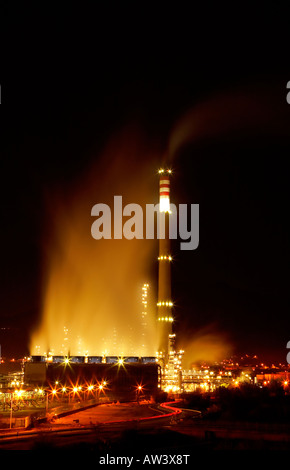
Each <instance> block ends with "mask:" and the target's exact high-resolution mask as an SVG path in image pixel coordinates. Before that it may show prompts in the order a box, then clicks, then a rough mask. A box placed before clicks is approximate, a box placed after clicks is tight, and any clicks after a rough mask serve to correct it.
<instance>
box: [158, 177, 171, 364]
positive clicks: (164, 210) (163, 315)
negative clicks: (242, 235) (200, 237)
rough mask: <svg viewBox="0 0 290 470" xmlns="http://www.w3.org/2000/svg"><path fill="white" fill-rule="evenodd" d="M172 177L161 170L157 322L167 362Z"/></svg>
mask: <svg viewBox="0 0 290 470" xmlns="http://www.w3.org/2000/svg"><path fill="white" fill-rule="evenodd" d="M170 175H171V170H168V169H167V170H164V169H161V170H159V212H160V214H159V217H160V228H161V230H162V218H163V217H164V218H165V223H164V227H165V231H164V233H162V235H161V234H160V232H159V256H158V303H157V308H158V313H157V322H158V330H159V351H158V352H159V353H162V355H163V357H164V360H165V362H167V361H168V352H169V351H168V350H169V335H171V334H172V323H173V316H172V307H173V302H172V299H171V261H172V255H171V251H170V238H169V214H170Z"/></svg>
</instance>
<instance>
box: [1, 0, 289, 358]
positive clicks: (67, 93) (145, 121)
mask: <svg viewBox="0 0 290 470" xmlns="http://www.w3.org/2000/svg"><path fill="white" fill-rule="evenodd" d="M242 5H243V6H241V7H238V5H235V9H234V10H232V11H221V10H220V9H217V8H215V9H213V8H212V7H211V6H210V5H209V4H208V5H207V7H204V8H203V9H201V8H197V7H194V9H193V10H191V11H189V10H188V11H186V9H184V10H183V9H180V10H179V11H176V9H169V8H168V7H166V9H165V7H164V11H163V12H161V11H158V12H157V11H156V10H154V9H152V10H151V11H150V10H149V7H147V8H148V9H146V10H145V9H144V10H143V9H142V8H141V7H140V9H137V8H136V9H135V10H133V9H132V8H131V9H129V8H128V7H127V8H126V7H125V6H122V8H121V7H119V8H118V9H117V8H116V7H113V6H112V5H111V6H110V8H109V7H108V8H107V9H105V7H103V9H99V10H98V11H94V12H93V11H89V10H85V8H84V9H82V8H81V7H80V8H81V10H80V11H79V10H75V11H73V10H70V11H67V12H60V11H57V12H53V11H50V12H49V11H44V10H43V11H41V10H39V11H36V10H34V11H27V10H25V9H23V10H18V11H17V10H15V11H14V13H13V15H11V14H10V12H8V11H4V12H3V14H2V20H1V23H2V26H3V30H2V40H1V75H0V77H1V78H0V82H1V105H0V116H1V144H0V146H1V147H0V148H1V160H0V165H1V186H0V188H1V206H0V208H1V212H0V214H1V232H0V237H1V265H0V266H1V270H0V273H1V278H0V279H1V283H0V292H1V297H0V328H1V330H0V343H1V344H2V354H3V356H9V355H12V354H15V355H22V354H26V353H27V352H28V350H27V342H28V338H29V332H30V329H31V327H32V325H33V324H34V323H35V321H36V319H37V318H38V316H39V312H40V309H41V293H40V277H41V269H42V241H41V234H42V231H43V225H44V223H45V220H46V214H45V197H46V194H47V192H52V191H53V188H54V187H59V186H60V185H65V184H67V183H68V182H71V181H77V179H78V177H79V175H80V174H82V172H83V171H84V170H85V169H86V168H87V166H88V165H89V164H90V163H91V162H92V160H93V159H96V158H98V155H99V154H101V152H102V148H103V146H104V145H105V144H106V142H107V141H108V140H109V139H110V138H111V136H112V135H114V133H115V132H117V131H118V130H120V129H122V127H123V126H126V125H127V124H131V123H132V122H134V123H135V125H138V127H139V128H140V129H142V131H143V132H144V134H145V135H146V136H147V137H148V141H150V142H151V143H152V145H154V146H155V147H156V148H158V149H160V153H162V152H165V151H166V150H167V149H168V147H170V148H171V149H174V151H172V152H173V153H174V154H172V155H171V156H170V161H171V162H172V167H173V169H174V171H175V176H174V180H173V187H174V192H175V198H176V202H183V203H188V204H190V203H199V204H200V245H199V247H198V249H197V250H195V251H192V252H186V251H183V252H181V251H178V252H177V253H176V261H175V263H174V270H173V297H174V299H175V301H176V316H177V323H176V329H177V332H180V334H185V333H186V334H187V335H188V334H189V333H188V332H209V333H212V332H215V333H221V334H222V335H224V337H225V338H228V340H229V341H230V342H231V343H232V344H233V345H234V349H235V352H237V353H240V352H241V353H249V354H258V355H261V356H262V357H265V358H266V359H267V358H269V359H270V360H271V359H273V360H281V361H283V362H285V361H286V343H287V341H289V340H290V328H289V326H290V325H289V323H290V322H289V311H290V310H289V307H290V296H289V285H290V283H289V281H290V276H289V266H290V264H289V261H290V259H289V235H290V234H289V223H288V218H289V202H290V201H289V169H288V168H289V165H288V162H289V155H290V105H289V104H287V101H286V95H287V90H286V84H287V82H288V81H289V80H290V64H289V47H288V45H290V43H289V37H288V33H287V29H289V26H288V24H287V15H286V14H285V12H283V10H282V9H281V10H279V8H278V7H276V6H274V3H273V4H272V5H271V3H270V2H269V3H268V4H267V5H268V6H266V5H263V9H259V10H257V11H253V9H252V8H246V6H245V4H242ZM165 10H166V11H165ZM287 49H288V50H287ZM182 122H183V123H184V122H186V123H187V126H188V127H187V128H188V129H189V132H188V133H187V134H186V138H185V139H184V140H183V141H182V142H181V143H180V142H179V144H178V146H177V147H176V146H175V145H176V139H175V136H176V135H177V133H176V129H177V128H178V129H180V126H181V128H182V124H181V123H182ZM178 126H179V127H178ZM136 158H138V157H136ZM124 164H126V162H125V161H124ZM112 194H114V193H113V188H112ZM94 202H97V201H94ZM4 328H6V329H4ZM7 328H9V329H8V330H7ZM190 334H191V333H190Z"/></svg>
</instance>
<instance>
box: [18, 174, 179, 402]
mask: <svg viewBox="0 0 290 470" xmlns="http://www.w3.org/2000/svg"><path fill="white" fill-rule="evenodd" d="M171 175H172V170H171V169H160V170H159V171H158V176H159V206H158V214H157V218H158V224H157V231H158V239H159V253H158V301H157V315H156V329H157V337H158V339H159V344H158V349H157V351H156V356H154V357H146V355H145V354H144V355H142V356H140V354H139V356H137V355H136V356H126V357H122V355H121V354H120V355H118V356H106V355H103V356H90V355H86V356H81V355H80V356H74V355H73V356H72V357H70V354H69V351H68V354H67V355H54V354H53V353H51V352H49V351H48V352H47V353H46V354H42V355H41V354H39V355H37V356H32V357H31V361H28V362H27V363H26V366H25V382H26V383H30V384H33V385H37V384H38V385H41V386H43V385H45V384H46V383H48V382H51V381H61V382H62V383H64V384H65V386H67V381H71V375H72V374H73V375H74V376H76V375H77V376H84V377H85V380H86V382H87V381H88V377H89V376H90V375H91V376H94V377H96V378H97V381H100V380H105V379H106V380H107V379H108V377H109V381H110V383H111V385H112V389H111V390H114V393H115V394H117V390H120V387H118V386H117V385H118V384H119V385H121V383H122V387H121V389H122V396H123V395H124V394H125V395H126V393H125V389H126V380H124V381H123V374H122V372H124V370H125V369H126V374H127V378H128V381H127V392H128V393H129V392H130V393H131V394H132V392H133V391H134V384H135V382H136V383H137V382H138V383H140V382H142V383H145V382H146V383H147V390H148V393H152V394H156V393H157V391H158V390H160V389H164V390H166V389H167V390H173V391H174V390H175V391H178V390H180V389H181V384H182V376H181V374H182V371H181V360H182V355H183V351H178V352H176V351H175V334H174V333H173V330H172V326H173V321H174V318H173V313H172V310H173V301H172V297H171V264H172V260H173V256H172V253H171V247H170V215H171V204H170V178H171ZM148 291H149V284H143V287H142V295H141V303H142V307H141V309H142V310H141V312H140V313H141V329H140V331H138V332H136V334H137V333H138V334H139V336H140V343H141V349H140V350H141V351H142V352H143V351H144V352H145V351H146V343H147V342H148V339H149V338H148V334H149V330H148V325H147V321H148V319H147V316H148V311H147V308H148ZM67 335H68V330H67V329H65V338H64V340H65V339H67ZM116 341H117V338H116ZM68 365H69V367H68ZM116 366H117V367H116ZM124 377H125V376H124ZM150 377H151V378H150ZM123 382H124V383H123ZM113 384H114V386H113ZM130 393H129V395H130ZM117 395H118V394H117Z"/></svg>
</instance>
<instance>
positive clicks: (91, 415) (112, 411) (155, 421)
mask: <svg viewBox="0 0 290 470" xmlns="http://www.w3.org/2000/svg"><path fill="white" fill-rule="evenodd" d="M174 404H175V403H174V402H173V403H163V404H161V405H160V406H158V405H152V404H148V403H141V404H137V403H122V404H105V405H99V406H95V407H91V408H89V409H86V410H82V411H78V412H75V413H73V414H69V415H67V416H64V417H60V418H56V419H53V420H52V421H50V422H49V423H44V424H41V425H40V426H38V427H37V428H33V429H32V430H29V431H21V432H18V433H15V432H12V433H7V434H6V435H4V434H3V433H2V436H1V434H0V449H10V450H16V449H19V450H22V449H23V450H31V449H35V448H37V447H39V446H43V445H44V444H49V445H54V446H56V447H58V446H60V447H62V446H64V445H65V446H67V445H70V444H72V443H74V442H77V443H78V445H80V443H81V442H84V443H87V444H88V443H95V442H97V441H98V440H100V439H101V440H104V439H113V440H114V439H115V440H116V439H118V438H119V437H120V436H122V435H123V434H124V432H128V431H132V432H134V430H135V431H140V430H142V429H143V430H144V429H147V430H148V429H156V428H158V427H163V426H168V425H171V424H173V423H175V422H176V421H175V418H176V417H178V416H179V415H181V414H182V413H183V412H182V410H179V409H177V408H175V407H174V406H173V405H174Z"/></svg>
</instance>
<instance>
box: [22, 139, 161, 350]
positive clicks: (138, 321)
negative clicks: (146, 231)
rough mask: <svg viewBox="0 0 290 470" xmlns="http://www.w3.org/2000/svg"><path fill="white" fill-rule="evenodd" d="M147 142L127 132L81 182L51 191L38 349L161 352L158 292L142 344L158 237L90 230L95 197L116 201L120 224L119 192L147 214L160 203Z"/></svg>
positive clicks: (34, 339) (35, 343)
mask: <svg viewBox="0 0 290 470" xmlns="http://www.w3.org/2000/svg"><path fill="white" fill-rule="evenodd" d="M144 148H145V149H146V145H145V144H144V142H143V141H142V139H141V138H139V137H137V138H136V136H134V135H132V133H130V132H129V131H128V132H125V133H123V134H122V135H120V136H118V137H117V138H115V140H114V141H112V142H111V143H110V144H109V145H108V147H107V149H106V150H105V152H104V154H103V156H102V159H101V161H100V162H99V163H98V164H97V165H94V166H92V167H91V168H90V169H89V170H88V172H87V174H86V175H83V176H82V177H81V178H80V180H79V182H78V184H77V185H74V187H73V188H69V189H68V188H62V191H59V192H58V194H57V195H55V194H52V195H50V197H49V200H50V203H49V207H48V216H50V217H49V220H48V223H47V227H48V230H46V233H45V240H44V245H45V246H46V249H47V252H46V253H45V255H46V256H45V271H44V286H43V287H44V289H43V290H44V292H43V311H42V312H41V315H40V316H41V318H40V323H39V325H38V327H37V328H35V331H34V332H33V334H32V337H31V345H30V352H31V354H32V355H36V354H41V355H42V354H45V353H47V352H48V351H50V352H51V353H52V354H54V355H64V356H66V355H68V354H71V355H96V356H100V355H103V354H106V355H118V356H126V355H134V356H137V355H140V356H141V355H152V356H154V355H155V351H156V349H157V344H158V341H157V338H156V333H155V330H156V328H155V320H154V315H155V311H154V308H153V306H154V300H153V299H152V312H150V308H148V314H147V326H146V327H147V336H146V344H145V345H144V346H142V341H141V334H142V328H144V326H142V316H141V313H142V304H141V287H142V285H143V283H144V282H145V281H147V280H148V276H149V273H150V269H151V268H152V263H153V260H154V247H155V246H156V245H155V244H156V241H154V240H146V239H145V240H126V239H124V238H123V239H121V240H114V239H111V240H104V239H102V240H95V239H93V238H92V236H91V225H92V223H93V221H94V220H95V219H94V218H93V217H92V216H91V208H92V207H93V205H94V204H97V203H105V204H108V205H109V206H110V207H111V210H112V227H113V207H112V206H113V201H114V195H122V196H123V207H124V205H126V204H128V203H131V202H134V203H137V204H140V205H141V206H142V207H143V208H144V213H145V204H147V203H154V204H155V203H157V202H158V180H156V177H155V175H154V168H155V165H156V160H157V157H156V159H155V156H153V159H155V160H154V163H152V155H150V158H149V153H150V152H148V154H147V151H146V150H145V151H144ZM124 161H126V165H124ZM128 162H130V164H129V163H128ZM124 219H125V220H126V218H125V217H123V220H124ZM143 343H144V341H143Z"/></svg>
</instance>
